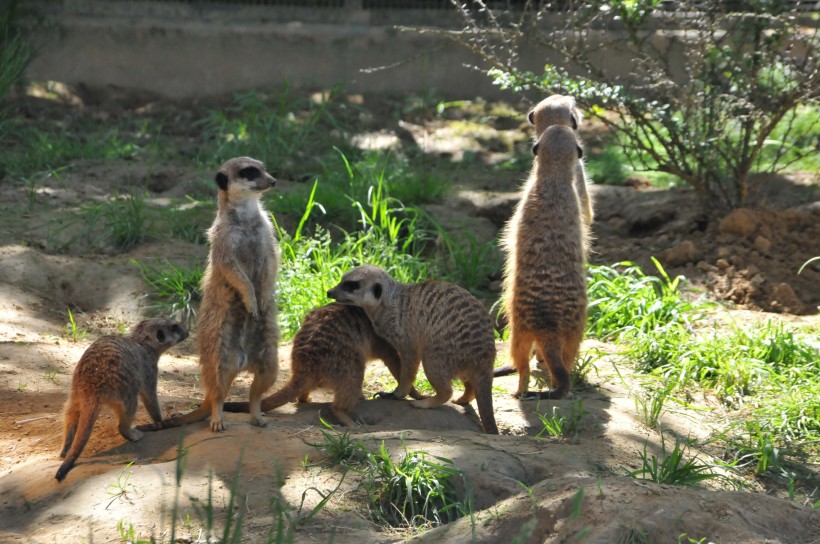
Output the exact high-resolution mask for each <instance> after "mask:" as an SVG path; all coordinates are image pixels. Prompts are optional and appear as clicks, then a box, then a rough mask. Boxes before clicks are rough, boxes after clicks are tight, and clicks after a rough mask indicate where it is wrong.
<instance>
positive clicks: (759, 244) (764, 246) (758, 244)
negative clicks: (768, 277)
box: [755, 236, 772, 254]
mask: <svg viewBox="0 0 820 544" xmlns="http://www.w3.org/2000/svg"><path fill="white" fill-rule="evenodd" d="M771 247H772V243H771V242H770V241H769V239H768V238H764V237H763V236H758V237H757V238H755V248H756V249H757V250H758V251H759V252H761V253H764V254H765V253H768V252H769V248H771Z"/></svg>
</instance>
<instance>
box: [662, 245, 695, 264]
mask: <svg viewBox="0 0 820 544" xmlns="http://www.w3.org/2000/svg"><path fill="white" fill-rule="evenodd" d="M658 258H659V259H660V261H661V262H662V263H664V264H665V265H667V266H681V265H684V264H686V263H691V262H693V261H695V260H696V259H697V258H698V249H697V248H696V247H695V244H693V243H692V242H690V241H689V240H686V241H684V242H681V243H680V244H678V245H676V246H674V247H670V248H669V249H666V250H664V251H662V252H661V254H660V255H658Z"/></svg>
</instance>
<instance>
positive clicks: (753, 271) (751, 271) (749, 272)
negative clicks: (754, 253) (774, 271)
mask: <svg viewBox="0 0 820 544" xmlns="http://www.w3.org/2000/svg"><path fill="white" fill-rule="evenodd" d="M758 274H760V269H759V268H758V267H756V266H755V265H753V264H750V265H749V266H748V267H746V277H747V278H753V277H755V276H757V275H758Z"/></svg>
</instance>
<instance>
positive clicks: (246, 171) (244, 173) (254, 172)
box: [239, 166, 262, 181]
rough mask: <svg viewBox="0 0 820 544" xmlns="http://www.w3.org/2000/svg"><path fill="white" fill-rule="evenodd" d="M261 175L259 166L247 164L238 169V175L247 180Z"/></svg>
mask: <svg viewBox="0 0 820 544" xmlns="http://www.w3.org/2000/svg"><path fill="white" fill-rule="evenodd" d="M261 175H262V172H260V171H259V168H257V167H255V166H247V167H245V168H243V169H242V170H240V171H239V176H240V177H243V178H245V179H246V180H248V181H253V180H255V179H256V178H258V177H259V176H261Z"/></svg>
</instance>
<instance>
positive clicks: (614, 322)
mask: <svg viewBox="0 0 820 544" xmlns="http://www.w3.org/2000/svg"><path fill="white" fill-rule="evenodd" d="M652 262H653V263H654V264H655V267H656V268H657V269H658V273H659V277H658V276H648V275H646V274H644V272H643V271H642V270H641V269H640V267H638V266H637V265H636V264H634V263H630V262H622V263H618V264H616V265H614V266H611V267H610V266H594V265H590V266H589V267H588V270H589V273H590V278H589V284H588V287H587V291H588V297H589V317H588V320H587V323H588V325H587V334H588V335H590V336H593V337H596V338H599V339H602V340H607V339H610V338H616V337H618V336H620V335H622V334H623V333H624V332H625V331H638V332H647V331H651V330H654V329H656V328H658V327H661V326H664V325H667V324H669V323H677V324H681V325H688V324H689V322H690V320H691V319H692V317H693V316H692V314H693V313H696V312H695V310H697V307H696V306H695V305H694V304H692V303H690V302H687V301H686V300H684V298H683V297H682V296H681V292H680V288H679V286H680V283H681V281H682V280H683V278H682V277H681V276H677V277H676V278H674V279H670V278H669V276H668V275H667V274H666V271H665V270H664V269H663V267H662V266H661V264H660V263H659V262H658V261H657V260H656V259H654V258H653V259H652Z"/></svg>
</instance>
